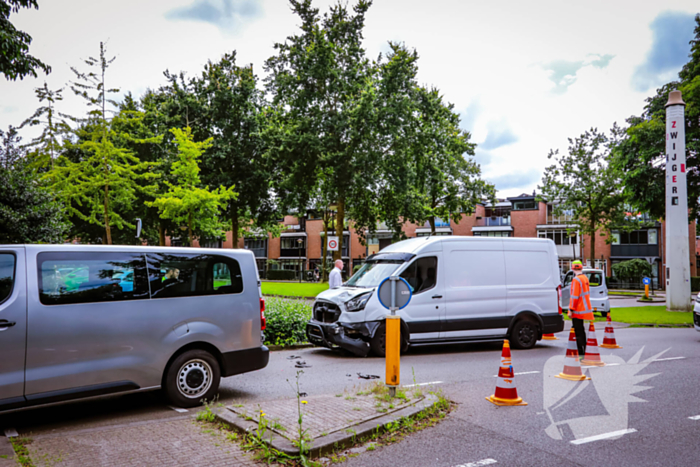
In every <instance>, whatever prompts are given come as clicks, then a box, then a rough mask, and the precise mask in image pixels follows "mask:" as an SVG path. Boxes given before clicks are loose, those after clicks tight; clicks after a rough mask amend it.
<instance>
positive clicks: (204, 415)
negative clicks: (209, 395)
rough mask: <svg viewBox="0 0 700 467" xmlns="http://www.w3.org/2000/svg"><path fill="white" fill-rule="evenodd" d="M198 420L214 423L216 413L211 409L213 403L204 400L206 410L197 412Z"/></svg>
mask: <svg viewBox="0 0 700 467" xmlns="http://www.w3.org/2000/svg"><path fill="white" fill-rule="evenodd" d="M195 420H197V421H198V422H209V423H213V422H214V421H215V420H216V415H214V412H212V411H211V404H208V403H207V402H206V401H204V410H202V411H200V412H197V417H196V418H195Z"/></svg>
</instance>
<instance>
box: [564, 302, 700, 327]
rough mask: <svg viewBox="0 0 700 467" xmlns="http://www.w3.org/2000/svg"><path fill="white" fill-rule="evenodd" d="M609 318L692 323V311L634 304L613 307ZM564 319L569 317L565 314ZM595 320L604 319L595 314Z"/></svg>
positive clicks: (629, 320) (627, 320)
mask: <svg viewBox="0 0 700 467" xmlns="http://www.w3.org/2000/svg"><path fill="white" fill-rule="evenodd" d="M610 318H611V319H612V320H613V321H617V322H618V323H629V324H671V325H673V324H676V325H687V324H693V312H692V311H688V312H678V311H666V306H664V305H661V306H635V307H629V308H613V309H612V310H611V311H610ZM564 319H566V320H568V319H569V317H568V316H567V315H566V314H565V315H564ZM595 321H606V319H605V318H601V317H599V316H596V318H595Z"/></svg>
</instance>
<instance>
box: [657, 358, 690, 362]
mask: <svg viewBox="0 0 700 467" xmlns="http://www.w3.org/2000/svg"><path fill="white" fill-rule="evenodd" d="M684 358H685V357H669V358H657V359H656V360H652V362H665V361H667V360H682V359H684Z"/></svg>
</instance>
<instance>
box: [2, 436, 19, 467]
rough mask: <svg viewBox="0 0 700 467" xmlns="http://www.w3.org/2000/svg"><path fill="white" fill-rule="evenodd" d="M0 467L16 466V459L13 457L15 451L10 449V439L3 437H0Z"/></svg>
mask: <svg viewBox="0 0 700 467" xmlns="http://www.w3.org/2000/svg"><path fill="white" fill-rule="evenodd" d="M0 456H7V457H0V467H15V466H16V465H18V463H17V458H16V457H15V449H14V448H13V447H12V443H11V442H10V438H6V437H5V436H0Z"/></svg>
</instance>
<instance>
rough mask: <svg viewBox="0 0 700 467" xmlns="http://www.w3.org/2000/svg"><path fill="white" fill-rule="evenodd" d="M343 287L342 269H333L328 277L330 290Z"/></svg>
mask: <svg viewBox="0 0 700 467" xmlns="http://www.w3.org/2000/svg"><path fill="white" fill-rule="evenodd" d="M341 285H343V278H342V277H341V275H340V269H338V268H333V270H332V271H331V273H330V275H329V276H328V288H330V289H333V288H335V287H340V286H341Z"/></svg>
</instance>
